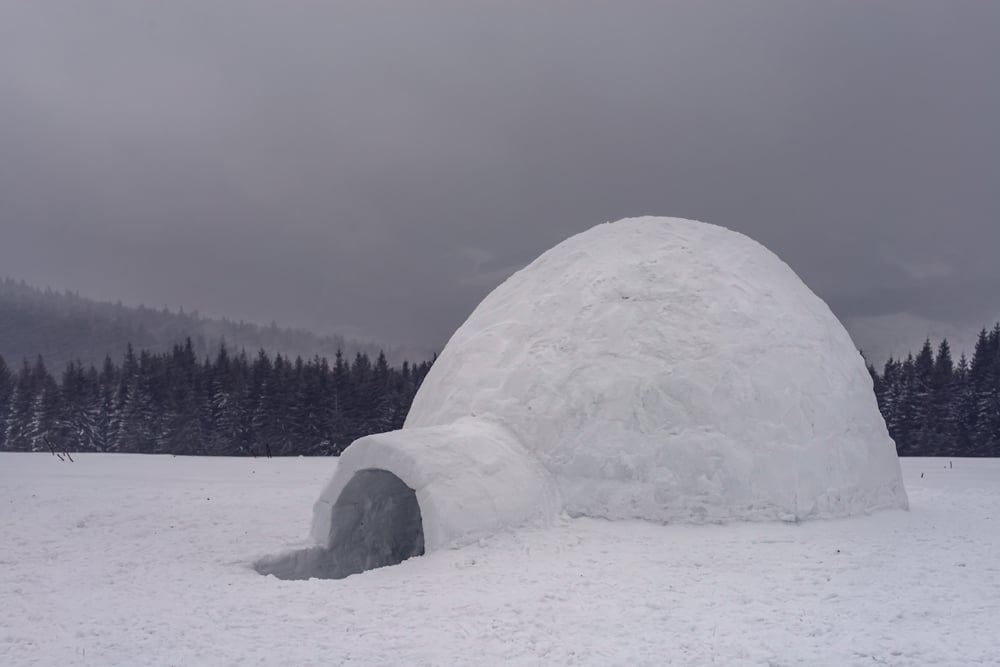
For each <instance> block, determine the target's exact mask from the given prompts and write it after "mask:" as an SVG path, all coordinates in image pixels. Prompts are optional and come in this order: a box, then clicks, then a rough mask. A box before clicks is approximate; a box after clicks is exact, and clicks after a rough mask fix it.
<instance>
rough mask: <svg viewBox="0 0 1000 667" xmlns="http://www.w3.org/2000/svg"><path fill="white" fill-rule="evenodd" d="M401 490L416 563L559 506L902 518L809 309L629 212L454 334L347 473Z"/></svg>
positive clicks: (691, 515)
mask: <svg viewBox="0 0 1000 667" xmlns="http://www.w3.org/2000/svg"><path fill="white" fill-rule="evenodd" d="M364 468H379V469H385V470H388V471H390V472H392V473H394V474H395V475H397V476H398V477H399V478H400V479H402V480H403V481H404V482H405V483H406V484H407V485H408V486H410V487H411V488H413V489H415V490H416V492H417V496H418V500H419V502H420V504H421V511H422V514H423V520H424V524H425V532H426V534H427V549H428V550H429V551H430V550H433V549H435V548H439V547H441V546H444V545H446V544H460V543H467V542H469V541H471V540H472V539H475V538H476V537H477V536H478V535H480V534H482V533H484V532H489V531H492V530H496V529H499V528H503V527H510V526H515V525H520V524H539V523H541V524H544V523H547V522H550V521H551V520H552V519H553V518H554V516H555V515H556V514H558V513H560V512H566V513H568V514H569V515H571V516H590V517H603V518H607V519H628V518H638V519H647V520H653V521H664V522H685V523H702V522H725V521H732V520H755V521H756V520H785V521H790V520H791V521H798V520H803V519H812V518H833V517H844V516H850V515H857V514H863V513H868V512H871V511H874V510H878V509H883V508H906V507H907V497H906V492H905V489H904V487H903V481H902V475H901V471H900V466H899V461H898V459H897V457H896V452H895V446H894V444H893V442H892V440H891V439H890V438H889V435H888V432H887V430H886V426H885V422H884V421H883V419H882V417H881V415H880V414H879V411H878V408H877V405H876V403H875V398H874V395H873V392H872V384H871V378H870V376H869V374H868V372H867V369H866V367H865V364H864V361H863V359H862V357H861V355H860V354H859V353H858V351H857V350H856V348H855V346H854V344H853V342H852V341H851V338H850V336H849V335H848V333H847V331H846V330H845V329H844V327H843V326H842V325H841V324H840V322H839V321H838V320H837V318H836V317H835V316H834V315H833V313H832V312H831V311H830V309H829V308H828V307H827V305H826V304H825V303H824V302H823V301H822V300H820V299H819V298H818V297H817V296H816V295H815V294H813V293H812V291H810V290H809V288H808V287H806V285H805V284H804V283H803V282H802V281H801V280H800V279H799V278H798V276H796V274H795V273H794V271H792V269H791V268H789V267H788V265H786V264H785V263H784V262H782V261H781V260H780V259H779V258H778V257H777V256H775V255H774V254H773V253H771V252H770V251H768V250H767V249H766V248H764V247H763V246H761V245H760V244H758V243H757V242H755V241H753V240H751V239H749V238H747V237H746V236H744V235H742V234H739V233H736V232H733V231H730V230H728V229H725V228H722V227H718V226H714V225H708V224H704V223H699V222H693V221H689V220H680V219H676V218H652V217H645V218H633V219H626V220H621V221H619V222H615V223H607V224H603V225H599V226H597V227H594V228H592V229H590V230H588V231H586V232H583V233H581V234H578V235H576V236H574V237H572V238H570V239H568V240H566V241H564V242H563V243H560V244H559V245H557V246H556V247H554V248H552V249H551V250H549V251H548V252H546V253H544V254H543V255H542V256H541V257H539V258H538V259H537V260H535V261H534V262H532V263H531V264H530V265H529V266H527V267H526V268H524V269H523V270H521V271H519V272H518V273H516V274H515V275H513V276H512V277H511V278H509V279H508V280H507V281H506V282H504V283H503V284H502V285H500V286H499V287H498V288H497V289H496V290H494V291H493V292H492V293H491V294H490V295H489V296H488V297H487V298H486V299H485V300H484V301H483V302H482V303H481V304H480V305H479V307H478V308H476V310H475V311H474V312H473V313H472V315H471V316H470V317H469V319H468V320H467V321H466V322H465V323H464V324H463V325H462V326H461V327H460V328H459V329H458V331H457V332H456V333H455V334H454V336H453V337H452V338H451V340H450V341H449V343H448V345H447V346H446V347H445V349H444V350H443V352H442V353H441V355H440V357H439V358H438V359H437V361H436V362H435V364H434V366H433V368H432V369H431V372H430V374H429V375H428V376H427V378H426V380H425V381H424V384H423V386H422V387H421V389H420V391H419V393H418V395H417V397H416V399H415V401H414V404H413V407H412V409H411V411H410V414H409V417H408V419H407V421H406V425H405V427H404V428H403V430H401V431H397V432H395V433H390V434H381V435H375V436H369V437H366V438H362V439H360V440H358V441H357V442H355V443H354V444H352V445H351V446H350V447H349V448H348V449H347V450H346V451H345V453H344V455H343V460H342V462H341V466H340V468H339V470H338V472H337V474H336V476H335V477H334V479H333V481H332V482H331V483H330V485H329V487H328V488H327V489H326V490H325V491H324V493H323V495H322V496H321V498H320V500H319V502H318V503H317V505H316V512H315V520H314V526H313V537H314V538H315V539H316V540H318V541H319V542H320V543H323V542H324V541H327V540H328V536H329V507H330V505H331V504H332V503H333V502H335V501H336V499H337V497H338V496H339V493H340V491H341V490H342V489H343V487H344V485H345V484H346V483H347V482H348V481H349V480H350V476H351V474H352V473H353V472H355V471H357V470H360V469H364Z"/></svg>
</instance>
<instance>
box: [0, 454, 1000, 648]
mask: <svg viewBox="0 0 1000 667" xmlns="http://www.w3.org/2000/svg"><path fill="white" fill-rule="evenodd" d="M75 458H76V462H75V463H69V462H68V461H67V462H60V461H59V460H57V459H56V458H54V457H52V456H50V455H40V454H10V453H7V454H0V508H2V511H0V600H2V602H3V603H2V604H0V664H3V665H10V666H12V667H19V666H21V665H102V666H103V665H234V664H254V665H288V664H294V665H338V664H358V665H397V664H410V665H476V666H479V665H499V664H513V665H538V664H559V665H563V664H566V665H602V666H603V665H699V666H701V665H711V664H718V665H762V666H763V665H831V666H834V665H835V666H838V667H840V666H845V665H858V666H864V667H870V666H871V665H899V666H905V667H912V666H914V665H949V666H953V665H974V664H980V665H997V664H998V658H997V656H1000V634H998V633H997V631H996V625H997V619H998V618H1000V562H998V560H997V554H998V553H1000V525H998V522H1000V461H997V460H967V459H955V460H954V467H951V466H949V462H948V461H946V460H940V459H918V460H912V459H911V460H904V461H903V472H904V477H905V481H906V486H907V488H908V491H909V496H910V504H911V511H909V512H901V511H887V512H880V513H876V514H873V515H871V516H865V517H858V518H853V519H847V520H831V521H814V522H805V523H782V522H774V523H732V524H725V525H666V526H664V525H658V524H655V523H651V522H643V521H603V520H596V519H589V518H579V519H561V520H560V521H559V522H558V523H557V525H555V526H553V527H551V528H548V529H527V530H520V531H506V532H505V531H500V532H498V533H496V534H494V535H493V536H491V537H488V538H484V539H482V540H481V541H479V542H477V543H474V544H471V545H468V546H466V547H463V548H460V549H441V550H438V551H435V552H432V553H429V554H427V555H425V556H421V557H419V558H412V559H410V560H407V561H406V562H404V563H402V564H401V565H397V566H393V567H387V568H382V569H377V570H372V571H369V572H365V573H363V574H359V575H356V576H352V577H349V578H347V579H342V580H312V581H281V580H278V579H275V578H274V577H262V576H260V575H259V574H257V573H256V572H255V571H254V570H253V569H252V567H251V564H252V563H253V562H255V561H256V560H257V559H258V558H259V557H261V556H264V555H265V554H269V553H272V552H273V551H274V550H275V548H276V545H282V544H285V545H289V546H291V545H293V543H294V542H295V541H296V540H298V539H300V538H301V537H302V536H303V535H304V534H305V533H306V532H307V530H308V527H309V524H310V512H309V507H310V505H311V502H312V500H313V499H314V498H315V494H316V489H317V488H319V487H320V486H322V484H323V483H324V482H325V481H326V480H328V479H330V478H331V477H332V476H333V474H334V472H335V470H336V467H337V461H336V460H335V459H308V458H302V459H285V460H278V459H272V460H266V459H257V460H254V459H217V458H182V457H178V458H173V457H165V456H164V457H160V456H139V455H131V456H129V455H80V456H76V457H75Z"/></svg>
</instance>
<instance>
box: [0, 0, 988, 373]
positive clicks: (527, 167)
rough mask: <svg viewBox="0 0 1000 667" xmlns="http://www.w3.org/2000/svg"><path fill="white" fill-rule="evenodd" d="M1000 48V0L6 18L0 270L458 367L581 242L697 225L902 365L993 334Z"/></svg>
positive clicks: (180, 1) (98, 8) (503, 5)
mask: <svg viewBox="0 0 1000 667" xmlns="http://www.w3.org/2000/svg"><path fill="white" fill-rule="evenodd" d="M998 35H1000V3H997V2H983V1H982V0H970V1H968V2H964V1H962V0H957V1H954V0H950V1H948V2H942V1H941V0H933V1H913V0H907V1H905V2H904V1H899V2H880V3H873V2H869V1H867V0H864V1H861V0H859V1H857V2H850V1H841V2H808V3H806V2H798V1H792V0H789V1H787V2H778V1H772V2H746V1H743V0H740V1H733V2H728V3H727V2H711V3H708V2H701V1H696V0H689V1H686V2H667V1H658V2H523V3H518V2H488V3H479V2H473V3H470V2H453V3H443V2H419V3H417V2H403V1H402V0H398V1H397V2H391V3H388V2H377V1H373V0H365V1H363V2H362V1H358V2H354V3H334V2H321V1H318V0H311V1H306V0H297V1H296V0H293V1H289V2H278V1H276V0H269V1H266V2H265V1H261V0H169V1H168V0H158V1H152V0H120V1H118V2H109V1H104V0H88V1H86V2H80V1H79V0H64V1H61V2H57V1H49V0H0V275H8V276H11V277H15V278H24V279H25V280H27V281H29V282H31V283H35V284H39V285H42V286H45V285H49V286H52V287H54V288H70V289H74V290H79V291H80V292H81V293H83V294H84V295H88V296H94V297H99V298H110V299H121V300H123V301H125V302H128V303H145V304H147V305H151V306H163V305H167V306H171V307H177V306H184V307H185V309H188V310H193V309H197V310H200V311H201V312H203V313H206V314H213V315H228V316H231V317H235V318H244V319H248V320H253V321H259V322H264V323H267V322H270V321H271V320H276V321H278V322H279V323H282V324H288V325H296V326H304V327H307V328H311V329H314V330H316V331H318V332H321V333H322V332H334V331H337V332H346V333H348V334H354V335H362V336H366V337H371V338H375V339H379V340H384V341H387V342H388V341H392V342H400V343H407V344H416V345H422V346H427V347H433V348H440V346H441V345H442V344H443V343H444V341H445V340H446V339H447V337H448V336H449V335H450V333H451V332H452V331H453V330H454V328H455V327H456V326H457V325H458V324H460V323H461V321H462V320H463V319H464V317H465V316H466V315H467V314H468V313H469V312H470V310H471V309H472V308H473V307H474V305H475V304H476V303H477V302H478V301H479V300H480V299H481V298H482V297H483V296H484V295H485V294H486V293H487V292H488V291H489V290H490V289H491V288H493V287H494V286H495V285H497V284H498V283H499V282H500V281H502V280H503V278H505V277H506V276H507V275H508V274H509V273H510V272H511V271H513V270H514V269H515V268H517V267H518V266H520V265H523V264H524V263H526V262H528V261H530V260H531V259H533V258H534V257H535V256H537V255H538V254H539V253H540V252H542V251H544V250H545V249H547V248H549V247H550V246H552V245H554V244H555V243H557V242H558V241H560V240H562V239H564V238H565V237H567V236H569V235H571V234H573V233H575V232H578V231H582V230H584V229H586V228H588V227H590V226H592V225H594V224H597V223H600V222H604V221H606V220H613V219H617V218H621V217H625V216H630V215H639V214H659V215H675V216H682V217H689V218H695V219H700V220H704V221H707V222H714V223H717V224H721V225H725V226H727V227H730V228H732V229H736V230H739V231H741V232H744V233H746V234H749V235H750V236H752V237H754V238H756V239H757V240H759V241H761V242H762V243H764V244H765V245H767V246H768V247H770V248H771V249H772V250H774V251H775V252H777V253H778V254H779V255H780V256H781V257H782V258H783V259H785V260H786V261H787V262H788V263H789V264H791V265H792V267H793V268H794V269H796V271H798V273H799V274H800V275H801V276H802V277H803V279H804V280H805V281H806V282H807V283H808V284H809V285H810V286H811V287H812V288H813V289H814V290H815V291H816V292H817V293H818V294H819V295H820V296H822V297H823V298H824V299H826V300H827V302H828V303H830V305H831V306H832V307H833V309H834V311H835V312H836V313H837V314H838V315H839V316H840V317H841V318H842V319H843V320H845V322H846V323H847V325H848V328H849V329H850V330H851V331H852V333H853V334H854V336H855V340H856V342H857V343H858V344H859V345H860V346H862V347H863V348H866V350H868V351H870V352H871V353H872V354H873V355H874V356H876V357H879V356H882V355H884V354H886V353H887V352H888V351H890V350H892V349H894V348H900V347H901V346H902V347H905V346H909V345H914V344H918V343H919V342H920V341H922V340H923V337H924V336H926V335H934V336H937V335H942V334H946V335H952V336H955V335H958V333H959V332H961V333H962V334H964V335H965V337H966V338H971V337H972V336H974V334H975V333H976V331H977V330H978V328H979V327H980V326H982V325H984V324H988V323H991V322H993V321H995V320H996V319H997V318H998V317H1000V296H998V292H1000V259H998V256H1000V252H998V249H1000V38H998V37H997V36H998ZM959 337H961V336H959ZM960 344H961V342H960Z"/></svg>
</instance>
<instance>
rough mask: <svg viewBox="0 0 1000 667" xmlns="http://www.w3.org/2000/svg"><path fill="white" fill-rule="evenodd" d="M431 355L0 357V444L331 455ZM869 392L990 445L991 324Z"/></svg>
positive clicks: (995, 375)
mask: <svg viewBox="0 0 1000 667" xmlns="http://www.w3.org/2000/svg"><path fill="white" fill-rule="evenodd" d="M432 363H433V362H431V361H425V362H421V363H418V364H410V363H408V362H403V364H402V365H401V366H400V367H392V366H390V365H389V363H388V362H387V360H386V357H385V355H384V354H381V353H380V354H379V355H378V357H377V358H376V359H375V361H372V360H371V358H370V357H369V356H368V355H367V354H364V353H360V352H359V353H357V354H356V355H355V357H354V358H353V360H350V361H348V360H347V359H345V357H344V355H343V354H342V353H341V352H340V351H338V352H337V354H336V355H335V357H334V360H333V363H332V364H330V363H329V362H328V361H327V360H326V359H324V358H320V357H315V358H313V359H312V360H310V361H303V360H302V359H301V358H296V359H295V360H294V361H293V360H291V359H288V358H285V357H282V356H281V355H277V356H275V357H274V358H273V359H272V358H271V357H270V356H269V355H268V354H267V353H266V352H264V351H260V352H259V353H258V354H257V355H256V356H255V357H254V358H253V359H252V360H251V359H250V358H248V356H247V354H246V353H245V352H240V353H239V354H235V355H233V354H231V353H230V352H229V350H228V349H227V348H226V347H225V345H223V346H221V347H220V348H219V351H218V353H217V354H216V355H215V357H214V358H213V359H205V360H203V361H199V360H198V357H197V354H196V352H195V348H194V346H193V344H192V342H191V341H190V340H187V341H186V343H185V344H183V345H175V346H174V347H173V350H172V351H171V352H169V353H164V354H157V353H152V352H148V351H143V352H140V353H138V354H137V353H136V352H135V350H134V349H133V347H132V346H131V345H129V346H128V347H127V350H126V352H125V355H124V358H123V359H122V360H121V362H120V363H114V362H113V361H112V360H111V359H110V358H105V360H104V363H103V365H102V366H101V368H100V369H98V368H96V367H94V366H84V365H83V364H81V363H79V362H72V363H69V364H68V365H67V366H66V368H65V370H64V371H63V373H62V376H61V378H60V381H56V379H55V378H54V377H53V376H52V375H51V374H50V373H49V371H48V369H47V368H46V366H45V362H44V360H43V359H42V357H38V358H37V359H36V361H35V362H34V363H33V364H31V363H28V362H27V361H26V362H24V363H23V364H22V365H21V367H20V368H18V369H11V368H9V367H8V366H7V365H6V363H5V362H4V360H3V358H2V357H0V450H12V451H50V450H51V451H59V452H62V451H73V452H76V451H90V452H142V453H154V454H168V453H169V454H189V455H216V456H245V455H268V456H271V455H273V456H288V455H299V454H302V455H307V456H323V455H334V456H336V455H338V454H340V452H342V451H343V450H344V448H345V447H347V445H349V444H350V443H351V442H353V441H354V440H356V439H357V438H360V437H362V436H364V435H368V434H371V433H380V432H383V431H390V430H394V429H398V428H401V427H402V425H403V422H404V421H405V419H406V414H407V412H408V411H409V409H410V404H411V403H412V402H413V397H414V396H415V395H416V392H417V389H419V387H420V384H421V382H422V381H423V379H424V377H425V376H426V375H427V372H428V371H429V370H430V367H431V364H432ZM868 368H869V372H870V373H871V375H872V379H873V382H874V388H875V398H876V400H877V402H878V406H879V409H880V410H881V412H882V415H883V417H884V418H885V421H886V426H887V427H888V429H889V435H890V436H892V438H893V440H895V442H896V449H897V451H898V453H899V455H900V456H993V457H1000V323H998V324H997V325H996V326H995V327H994V328H993V330H992V331H987V330H985V329H984V330H982V331H981V332H980V335H979V339H978V341H977V343H976V347H975V352H974V354H973V356H972V359H971V360H968V359H966V358H965V356H964V355H962V357H961V358H960V359H959V361H958V362H957V363H955V362H954V361H953V359H952V354H951V348H950V346H949V344H948V341H947V340H943V341H941V343H940V345H938V346H937V349H936V351H935V348H934V347H933V346H932V345H931V342H930V340H928V341H926V342H925V343H924V346H923V348H922V349H921V350H920V352H918V353H917V354H916V355H915V356H914V355H913V354H910V355H908V356H907V357H906V359H903V360H898V359H891V358H890V359H889V360H888V361H887V362H886V364H885V366H884V368H883V370H882V372H881V373H880V372H879V371H878V370H877V369H876V368H875V367H874V366H872V365H870V364H869V367H868Z"/></svg>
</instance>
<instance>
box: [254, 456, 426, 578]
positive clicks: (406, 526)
mask: <svg viewBox="0 0 1000 667" xmlns="http://www.w3.org/2000/svg"><path fill="white" fill-rule="evenodd" d="M329 544H330V547H329V548H322V547H314V548H311V549H304V550H301V551H295V552H292V553H289V554H286V555H284V556H279V557H277V558H267V559H264V560H261V561H259V562H258V563H257V564H256V565H255V569H256V570H257V571H258V572H259V573H261V574H273V575H274V576H276V577H278V578H279V579H312V578H317V579H343V578H344V577H347V576H350V575H352V574H357V573H359V572H364V571H366V570H372V569H375V568H378V567H386V566H388V565H397V564H399V563H402V562H403V561H404V560H407V559H408V558H412V557H414V556H421V555H423V553H424V530H423V521H422V519H421V516H420V504H419V503H418V502H417V496H416V493H415V492H414V490H413V489H411V488H410V487H408V486H407V485H406V484H405V483H404V482H403V480H401V479H400V478H399V477H397V476H396V475H394V474H392V473H391V472H388V471H387V470H379V469H366V470H359V471H358V472H356V473H355V474H354V476H353V477H352V478H351V480H350V481H349V482H348V483H347V485H346V486H345V487H344V490H343V491H342V492H341V493H340V496H339V497H338V498H337V501H336V502H335V503H334V505H333V509H332V512H331V517H330V536H329Z"/></svg>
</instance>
